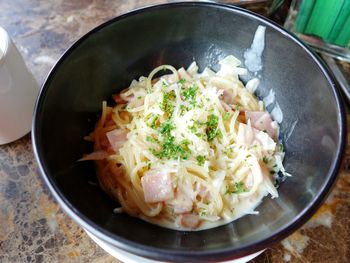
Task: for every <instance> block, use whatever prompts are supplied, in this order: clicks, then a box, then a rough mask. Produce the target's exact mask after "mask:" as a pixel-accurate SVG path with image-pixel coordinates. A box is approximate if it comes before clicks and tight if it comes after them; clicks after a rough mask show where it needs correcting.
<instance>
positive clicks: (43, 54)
mask: <svg viewBox="0 0 350 263" xmlns="http://www.w3.org/2000/svg"><path fill="white" fill-rule="evenodd" d="M162 2H165V1H153V0H147V1H137V0H134V1H120V0H114V1H108V0H105V1H103V0H76V1H68V0H67V1H64V0H55V1H54V0H0V25H1V26H3V27H4V28H5V29H6V30H7V31H8V32H9V34H10V35H11V37H12V39H13V40H14V42H15V43H16V45H17V47H18V48H19V50H20V52H21V54H22V55H23V57H24V58H25V61H26V63H27V65H28V67H29V68H30V70H31V71H32V72H33V74H34V76H35V78H36V80H37V81H38V83H40V85H41V84H42V83H43V82H44V80H45V77H46V75H47V74H48V72H49V70H50V68H51V67H52V66H53V64H54V63H55V61H56V60H57V59H58V58H59V57H60V55H61V54H62V53H63V51H64V50H66V49H67V48H68V47H69V46H70V45H71V44H72V43H73V42H74V41H75V40H77V39H78V38H79V37H81V36H82V35H83V34H85V33H86V32H88V31H89V30H91V29H92V28H94V27H95V26H97V25H99V24H100V23H102V22H104V21H107V20H108V19H110V18H112V17H115V16H117V15H119V14H122V13H125V12H127V11H129V10H132V9H134V8H138V7H142V6H146V5H150V4H155V3H162ZM345 68H346V69H345V70H344V71H347V72H348V75H347V76H348V79H350V67H349V66H345ZM348 123H349V124H350V115H349V118H348ZM0 262H4V263H6V262H11V263H12V262H119V261H118V260H116V259H114V258H113V257H111V256H109V255H108V254H107V253H106V252H104V251H103V250H102V249H101V248H99V247H98V246H97V245H96V244H95V243H94V242H93V241H92V240H91V239H90V238H89V237H88V236H87V235H86V234H85V232H84V231H83V230H82V229H81V228H80V227H79V226H78V225H77V224H76V223H74V222H73V221H72V220H71V219H70V218H69V217H68V216H67V215H66V214H65V213H63V211H62V210H61V209H60V207H59V206H58V205H57V203H56V202H55V201H54V200H53V198H52V197H51V195H50V193H48V190H47V188H46V186H45V185H43V183H42V181H41V178H40V177H39V175H38V172H37V165H36V162H35V160H34V156H33V151H32V146H31V139H30V136H29V135H27V136H25V137H24V138H22V139H20V140H18V141H16V142H14V143H11V144H8V145H3V146H0ZM253 262H256V263H262V262H293V263H294V262H295V263H299V262H300V263H301V262H315V263H316V262H317V263H318V262H335V263H342V262H350V145H349V144H348V146H347V150H346V155H345V158H344V162H343V165H342V169H341V171H340V175H339V180H338V181H337V183H336V186H335V188H334V189H333V191H332V192H331V194H330V196H329V198H328V199H327V201H326V203H325V204H324V205H323V206H322V207H321V208H320V209H319V210H318V212H317V213H316V215H315V216H314V217H313V218H312V219H311V220H310V221H309V222H308V223H307V224H306V225H305V226H304V227H302V228H301V229H300V230H298V231H297V232H295V233H294V234H293V235H292V236H290V237H289V238H287V239H285V240H284V241H283V242H281V243H280V244H277V245H275V246H274V247H271V248H269V249H267V250H266V251H265V252H264V253H263V254H262V255H260V256H259V257H258V258H256V259H255V260H254V261H253Z"/></svg>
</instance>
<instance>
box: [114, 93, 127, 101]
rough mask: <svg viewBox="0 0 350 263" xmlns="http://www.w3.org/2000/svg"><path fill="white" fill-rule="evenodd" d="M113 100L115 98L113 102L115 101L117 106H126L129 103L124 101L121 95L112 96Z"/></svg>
mask: <svg viewBox="0 0 350 263" xmlns="http://www.w3.org/2000/svg"><path fill="white" fill-rule="evenodd" d="M112 98H113V100H114V101H115V103H117V104H126V103H127V101H126V100H124V99H123V98H122V97H121V96H120V93H117V94H113V95H112Z"/></svg>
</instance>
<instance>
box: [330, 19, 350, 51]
mask: <svg viewBox="0 0 350 263" xmlns="http://www.w3.org/2000/svg"><path fill="white" fill-rule="evenodd" d="M334 43H335V44H337V45H339V46H343V47H347V48H350V16H348V18H347V19H346V21H345V23H344V25H343V27H342V29H341V30H340V32H339V34H338V37H337V38H336V39H335V41H334Z"/></svg>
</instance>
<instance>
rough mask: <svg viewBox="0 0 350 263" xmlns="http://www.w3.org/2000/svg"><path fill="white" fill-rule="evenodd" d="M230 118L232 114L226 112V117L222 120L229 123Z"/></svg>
mask: <svg viewBox="0 0 350 263" xmlns="http://www.w3.org/2000/svg"><path fill="white" fill-rule="evenodd" d="M229 118H230V113H229V112H225V114H224V116H223V117H222V119H223V120H224V121H227V120H228V119H229Z"/></svg>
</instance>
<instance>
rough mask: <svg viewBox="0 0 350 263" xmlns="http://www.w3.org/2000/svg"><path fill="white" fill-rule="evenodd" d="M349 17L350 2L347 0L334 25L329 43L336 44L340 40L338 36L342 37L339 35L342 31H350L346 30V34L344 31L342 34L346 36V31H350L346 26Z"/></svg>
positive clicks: (329, 36) (328, 38) (328, 39)
mask: <svg viewBox="0 0 350 263" xmlns="http://www.w3.org/2000/svg"><path fill="white" fill-rule="evenodd" d="M349 16H350V0H346V1H345V2H344V5H343V7H342V9H341V11H340V13H339V16H338V18H337V20H336V21H335V24H334V25H333V28H332V31H331V32H330V34H329V35H328V37H327V41H329V42H331V43H334V42H335V41H336V39H337V38H338V36H339V37H341V36H340V35H339V34H340V32H341V30H342V29H346V28H347V29H348V30H345V32H344V30H343V33H342V34H345V35H346V31H350V27H349V26H347V27H346V26H345V23H346V21H347V19H348V18H349Z"/></svg>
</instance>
